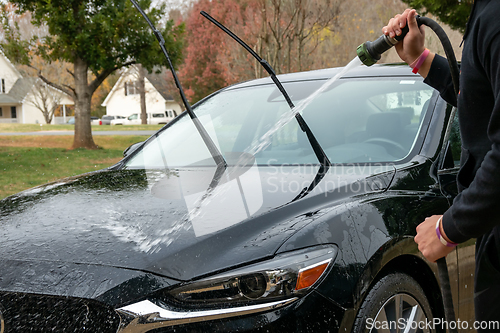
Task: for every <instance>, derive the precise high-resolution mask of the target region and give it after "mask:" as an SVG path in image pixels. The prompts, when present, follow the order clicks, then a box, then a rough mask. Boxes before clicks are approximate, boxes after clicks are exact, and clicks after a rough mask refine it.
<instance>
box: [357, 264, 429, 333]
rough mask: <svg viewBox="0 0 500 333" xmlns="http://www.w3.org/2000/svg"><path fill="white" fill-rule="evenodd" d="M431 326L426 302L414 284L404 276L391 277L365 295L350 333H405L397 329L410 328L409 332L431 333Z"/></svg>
mask: <svg viewBox="0 0 500 333" xmlns="http://www.w3.org/2000/svg"><path fill="white" fill-rule="evenodd" d="M397 304H399V305H400V307H399V309H400V310H398V309H397V307H396V305H397ZM432 322H433V315H432V311H431V307H430V304H429V301H428V300H427V297H426V296H425V293H424V291H423V289H422V287H420V285H419V284H418V282H417V281H415V280H414V279H413V278H412V277H410V276H409V275H407V274H404V273H391V274H388V275H386V276H384V277H383V278H381V279H380V280H378V281H377V282H376V283H375V285H374V286H373V287H372V288H371V289H370V290H369V291H368V293H367V295H366V297H365V299H364V301H363V303H362V304H361V307H360V309H359V311H358V315H357V316H356V320H355V322H354V329H353V332H356V333H365V332H370V333H376V332H405V330H404V329H397V328H398V326H399V327H400V328H401V327H402V326H404V325H410V328H412V329H410V330H409V332H415V333H434V332H436V330H435V329H434V328H433V327H432V326H431V325H430V324H432ZM425 323H428V325H425ZM388 325H392V328H394V329H391V326H388Z"/></svg>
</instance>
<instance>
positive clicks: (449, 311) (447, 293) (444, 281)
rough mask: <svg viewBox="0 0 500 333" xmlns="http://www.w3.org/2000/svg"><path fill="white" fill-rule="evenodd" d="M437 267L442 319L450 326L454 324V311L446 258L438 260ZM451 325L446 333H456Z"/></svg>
mask: <svg viewBox="0 0 500 333" xmlns="http://www.w3.org/2000/svg"><path fill="white" fill-rule="evenodd" d="M437 266H438V276H439V281H441V295H443V307H444V317H445V319H446V321H447V322H448V323H449V324H450V323H451V322H455V309H454V308H453V298H452V295H451V286H450V276H449V275H448V265H447V264H446V258H445V257H443V258H440V259H438V260H437ZM452 327H454V326H453V325H449V326H448V331H449V332H450V333H458V330H457V329H456V327H455V328H452Z"/></svg>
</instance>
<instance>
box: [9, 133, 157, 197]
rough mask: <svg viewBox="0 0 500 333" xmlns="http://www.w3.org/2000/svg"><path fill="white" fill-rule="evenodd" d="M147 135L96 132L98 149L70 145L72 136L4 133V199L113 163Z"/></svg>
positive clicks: (95, 138) (95, 139)
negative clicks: (102, 134) (76, 147)
mask: <svg viewBox="0 0 500 333" xmlns="http://www.w3.org/2000/svg"><path fill="white" fill-rule="evenodd" d="M145 139H147V136H133V135H131V136H114V135H113V136H98V137H97V136H96V137H94V141H95V143H96V144H97V145H98V146H99V147H101V149H97V150H87V149H75V150H69V149H68V147H70V146H71V144H72V143H73V137H72V136H0V199H2V198H5V197H7V196H9V195H11V194H14V193H17V192H20V191H22V190H25V189H28V188H31V187H34V186H36V185H40V184H44V183H47V182H50V181H54V180H57V179H60V178H64V177H69V176H74V175H78V174H81V173H85V172H89V171H95V170H100V169H103V168H106V167H109V166H111V165H113V164H115V163H117V162H118V161H119V160H121V158H122V156H123V150H125V149H126V148H127V147H128V146H130V145H131V144H133V143H135V142H140V141H144V140H145Z"/></svg>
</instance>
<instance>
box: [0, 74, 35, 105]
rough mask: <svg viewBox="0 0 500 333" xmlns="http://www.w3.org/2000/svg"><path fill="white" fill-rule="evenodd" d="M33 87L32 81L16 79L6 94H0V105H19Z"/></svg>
mask: <svg viewBox="0 0 500 333" xmlns="http://www.w3.org/2000/svg"><path fill="white" fill-rule="evenodd" d="M32 87H33V81H32V80H31V79H29V78H21V79H17V81H16V83H15V84H14V86H12V88H11V89H10V91H9V93H8V94H0V103H1V104H20V103H22V102H23V100H24V98H25V97H26V95H27V94H28V92H29V91H30V90H31V88H32Z"/></svg>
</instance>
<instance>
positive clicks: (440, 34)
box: [420, 16, 460, 96]
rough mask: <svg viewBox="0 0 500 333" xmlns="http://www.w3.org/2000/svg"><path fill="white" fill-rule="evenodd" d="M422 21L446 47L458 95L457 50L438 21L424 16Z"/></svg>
mask: <svg viewBox="0 0 500 333" xmlns="http://www.w3.org/2000/svg"><path fill="white" fill-rule="evenodd" d="M420 21H421V22H422V24H424V25H426V26H428V27H429V28H431V29H432V31H434V32H435V33H436V35H437V36H438V38H439V40H440V41H441V45H443V48H444V53H445V54H446V59H448V65H449V66H450V72H451V80H452V81H453V88H454V89H455V95H457V96H458V92H459V91H460V88H459V80H460V79H459V76H460V71H459V69H458V63H457V58H456V57H455V52H453V47H452V46H451V42H450V39H449V38H448V36H447V35H446V32H444V30H443V28H441V26H440V25H439V24H437V22H436V21H434V20H432V19H430V18H428V17H423V16H421V17H420Z"/></svg>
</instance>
